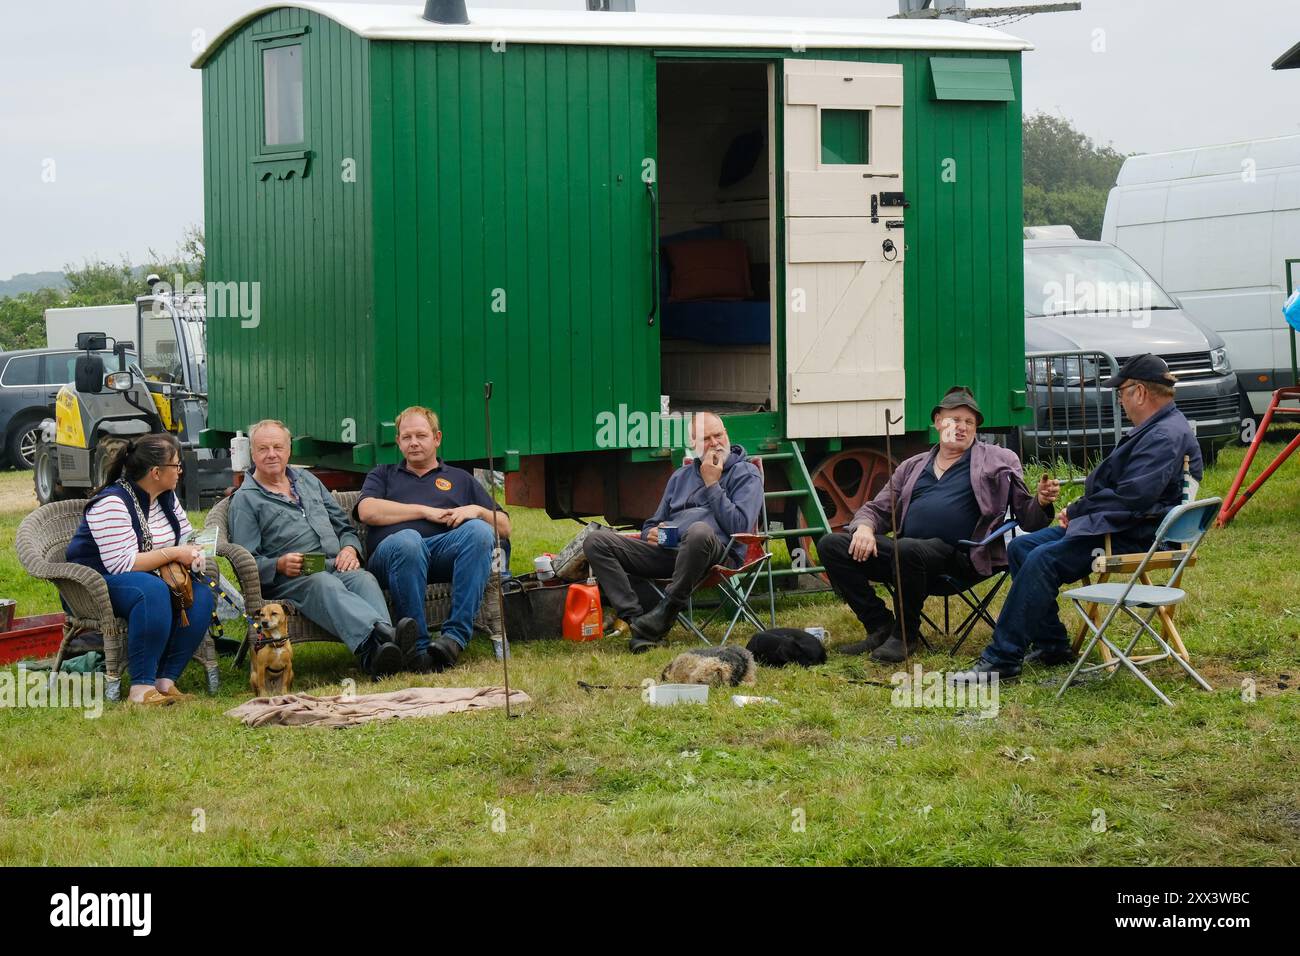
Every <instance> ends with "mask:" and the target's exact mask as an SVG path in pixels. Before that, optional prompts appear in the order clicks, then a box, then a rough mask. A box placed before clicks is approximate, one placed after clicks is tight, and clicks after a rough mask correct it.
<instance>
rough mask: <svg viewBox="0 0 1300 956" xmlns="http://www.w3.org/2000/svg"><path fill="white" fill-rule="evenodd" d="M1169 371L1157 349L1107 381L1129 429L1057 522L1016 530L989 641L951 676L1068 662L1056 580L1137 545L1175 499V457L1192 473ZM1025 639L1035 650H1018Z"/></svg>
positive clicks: (1197, 462) (1012, 673)
mask: <svg viewBox="0 0 1300 956" xmlns="http://www.w3.org/2000/svg"><path fill="white" fill-rule="evenodd" d="M1174 382H1175V379H1174V377H1173V376H1172V375H1170V374H1169V366H1168V365H1166V364H1165V361H1164V359H1162V358H1160V357H1159V356H1157V355H1151V354H1144V355H1136V356H1134V357H1133V358H1131V359H1129V360H1128V361H1127V362H1126V363H1125V364H1124V367H1123V368H1121V369H1120V370H1119V374H1118V375H1116V376H1115V377H1114V378H1112V379H1110V380H1109V381H1107V382H1106V383H1105V387H1106V388H1117V389H1118V390H1119V400H1120V404H1121V405H1122V406H1123V408H1124V413H1125V414H1126V415H1128V417H1129V419H1130V420H1131V421H1132V422H1133V424H1134V426H1135V427H1134V428H1133V430H1132V431H1131V432H1129V433H1128V434H1127V435H1125V436H1124V438H1123V439H1122V440H1121V441H1120V443H1119V444H1118V445H1116V446H1115V449H1114V451H1112V452H1111V453H1110V454H1109V455H1108V456H1107V457H1106V458H1105V460H1104V461H1102V463H1101V464H1100V465H1098V466H1097V467H1096V468H1095V469H1093V471H1092V474H1090V475H1089V476H1088V481H1087V484H1086V486H1085V490H1084V495H1083V497H1082V498H1080V499H1078V500H1077V501H1074V502H1072V503H1071V504H1070V505H1069V506H1068V507H1067V508H1065V509H1064V510H1062V511H1061V512H1060V514H1058V515H1057V519H1058V520H1059V522H1060V527H1057V528H1044V529H1043V530H1042V531H1035V532H1034V533H1033V534H1027V535H1021V536H1020V537H1018V538H1015V539H1013V540H1012V542H1011V545H1010V547H1008V548H1007V559H1008V561H1009V563H1010V566H1011V578H1012V581H1011V589H1010V591H1008V592H1007V599H1006V602H1005V603H1004V604H1003V605H1002V613H1001V614H1000V615H999V616H998V623H997V627H996V628H995V629H994V631H993V640H992V642H990V644H989V645H988V647H986V648H984V651H983V653H982V654H981V655H980V659H979V661H978V662H977V663H976V664H975V667H974V668H973V669H972V670H970V671H965V672H962V673H958V674H953V675H952V676H951V678H950V679H951V680H953V681H955V682H970V681H973V680H975V679H976V678H977V675H979V674H982V673H988V674H997V675H998V676H999V677H1000V678H1001V679H1008V678H1012V677H1016V676H1017V675H1019V673H1020V667H1021V664H1022V662H1028V663H1030V664H1041V665H1045V666H1053V665H1056V664H1067V663H1070V662H1072V661H1073V660H1074V657H1075V654H1074V651H1073V650H1072V649H1071V647H1070V640H1069V636H1068V635H1067V634H1066V631H1065V625H1064V624H1062V623H1061V618H1060V615H1059V614H1058V612H1057V604H1056V593H1057V591H1058V590H1059V589H1060V587H1061V585H1062V584H1068V583H1070V582H1072V581H1078V580H1079V579H1080V578H1082V577H1083V576H1084V575H1085V574H1087V573H1088V571H1089V570H1090V569H1091V567H1092V560H1093V555H1094V553H1095V552H1096V551H1097V550H1098V549H1102V548H1105V546H1106V538H1105V536H1106V535H1107V534H1110V536H1111V546H1112V550H1113V552H1115V553H1131V552H1137V551H1145V550H1147V548H1149V547H1150V546H1151V539H1152V537H1153V536H1154V535H1155V532H1156V528H1157V527H1158V526H1159V524H1160V519H1161V518H1163V517H1164V514H1165V512H1167V511H1168V510H1169V509H1170V508H1173V507H1175V506H1177V505H1178V504H1179V503H1180V501H1181V500H1182V486H1183V482H1182V478H1183V458H1184V457H1186V458H1189V459H1190V465H1189V468H1190V470H1191V473H1192V477H1193V478H1195V479H1196V480H1197V481H1200V479H1201V474H1202V465H1201V450H1200V447H1199V446H1198V445H1197V444H1196V436H1195V435H1194V434H1193V433H1192V429H1191V426H1190V425H1188V423H1187V419H1186V418H1184V417H1183V413H1182V412H1180V411H1179V410H1178V408H1177V407H1176V406H1175V405H1174ZM1030 645H1033V647H1034V650H1033V651H1030V653H1029V655H1028V656H1026V655H1025V651H1026V649H1028V648H1029V647H1030Z"/></svg>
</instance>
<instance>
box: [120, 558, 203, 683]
mask: <svg viewBox="0 0 1300 956" xmlns="http://www.w3.org/2000/svg"><path fill="white" fill-rule="evenodd" d="M104 581H105V583H106V584H107V585H108V599H109V601H110V602H111V603H112V605H113V613H114V614H116V615H117V616H118V617H122V618H126V666H127V670H129V671H130V672H131V686H132V687H135V686H138V685H140V684H148V685H149V686H151V687H152V686H153V683H154V681H156V680H158V679H159V678H164V677H165V678H167V679H168V680H171V681H175V680H177V679H179V678H180V676H181V671H183V670H185V665H186V664H187V663H188V662H189V660H190V658H191V657H193V656H194V652H195V651H197V650H198V649H199V645H200V644H202V643H203V637H204V635H205V634H207V633H208V626H209V625H210V624H211V623H212V608H213V605H214V604H215V603H216V597H215V596H214V595H213V593H212V591H211V590H210V589H209V588H207V587H206V586H204V585H202V584H198V583H196V584H195V586H194V606H193V607H191V608H190V609H189V610H188V611H186V612H185V613H186V615H187V616H188V617H189V621H190V623H189V626H187V627H181V623H180V620H181V619H180V615H179V614H173V613H172V595H171V591H169V590H168V589H167V585H165V584H163V581H162V578H160V577H158V575H156V574H150V573H149V572H147V571H127V572H126V573H124V574H107V575H105V576H104Z"/></svg>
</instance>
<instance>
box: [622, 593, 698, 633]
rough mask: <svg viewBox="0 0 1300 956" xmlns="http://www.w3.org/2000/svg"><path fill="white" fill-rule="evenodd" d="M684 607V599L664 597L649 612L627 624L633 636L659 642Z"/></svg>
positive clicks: (671, 627)
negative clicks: (677, 599) (676, 599)
mask: <svg viewBox="0 0 1300 956" xmlns="http://www.w3.org/2000/svg"><path fill="white" fill-rule="evenodd" d="M684 607H686V602H685V601H675V600H673V599H672V598H667V597H666V598H664V599H663V600H662V601H660V602H659V605H658V606H657V607H656V608H655V609H654V610H653V611H651V612H650V613H649V614H642V615H641V616H640V617H638V618H636V619H635V620H633V621H632V623H631V624H629V625H628V626H629V627H630V628H632V634H633V635H634V637H638V638H640V639H641V640H642V641H650V642H654V643H660V642H662V641H663V639H664V637H666V636H667V634H668V632H669V631H671V630H672V629H673V624H674V623H676V621H677V615H678V614H680V613H681V612H682V608H684Z"/></svg>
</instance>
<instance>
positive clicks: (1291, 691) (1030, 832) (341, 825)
mask: <svg viewBox="0 0 1300 956" xmlns="http://www.w3.org/2000/svg"><path fill="white" fill-rule="evenodd" d="M1273 447H1276V446H1273ZM1241 454H1242V452H1241V450H1240V449H1230V450H1228V451H1226V452H1225V453H1224V455H1223V457H1222V459H1221V462H1220V464H1219V465H1218V466H1217V467H1216V468H1215V469H1213V470H1212V471H1211V472H1210V473H1209V474H1208V475H1207V477H1206V480H1205V482H1204V485H1203V494H1207V495H1209V494H1221V493H1223V492H1224V491H1225V490H1226V488H1227V485H1228V483H1229V482H1230V481H1231V478H1232V475H1233V473H1234V471H1235V468H1236V465H1237V463H1238V462H1240V460H1241ZM27 480H28V479H27V477H26V476H14V475H0V491H3V490H7V489H9V483H10V482H14V483H15V486H16V485H17V484H18V483H21V482H26V481H27ZM1297 500H1300V463H1297V462H1295V461H1293V462H1291V463H1289V464H1288V465H1287V466H1286V467H1285V468H1284V469H1283V470H1282V471H1281V472H1280V473H1279V474H1278V475H1277V476H1276V477H1275V478H1274V479H1273V480H1272V481H1271V482H1270V483H1269V484H1268V485H1266V486H1265V488H1264V490H1263V491H1262V492H1261V493H1260V494H1259V496H1258V497H1257V498H1256V499H1255V500H1254V501H1253V502H1251V504H1250V505H1249V506H1247V508H1246V509H1245V510H1244V511H1243V512H1242V513H1241V515H1240V516H1239V517H1238V518H1237V519H1236V521H1235V522H1234V523H1233V524H1232V525H1230V526H1229V527H1228V528H1227V529H1225V530H1222V531H1213V532H1211V534H1210V536H1209V537H1208V538H1207V540H1206V543H1205V545H1204V546H1203V551H1202V556H1203V557H1202V561H1201V563H1200V565H1199V566H1198V567H1196V568H1195V569H1193V570H1192V571H1190V572H1189V575H1188V578H1187V583H1188V586H1189V589H1190V590H1191V591H1192V598H1191V600H1190V601H1189V602H1188V603H1187V605H1186V606H1185V607H1184V608H1183V609H1182V610H1181V612H1180V617H1179V621H1180V626H1181V629H1182V632H1183V635H1184V639H1185V640H1186V642H1187V644H1188V646H1189V647H1190V648H1191V650H1192V653H1193V655H1194V661H1195V662H1196V664H1197V665H1198V666H1199V667H1200V669H1201V671H1202V673H1204V674H1205V675H1206V676H1207V678H1208V679H1209V680H1210V683H1211V684H1212V685H1214V687H1215V688H1216V690H1215V692H1214V693H1208V694H1207V693H1205V692H1203V691H1200V690H1198V689H1196V688H1195V687H1194V686H1193V685H1192V683H1191V682H1190V681H1188V680H1185V679H1184V678H1182V677H1180V676H1178V673H1176V672H1175V671H1174V670H1173V669H1172V668H1168V667H1166V668H1163V669H1158V670H1157V672H1156V680H1157V682H1158V683H1159V684H1160V685H1161V686H1162V687H1164V688H1165V689H1166V690H1167V692H1169V693H1170V695H1171V697H1172V698H1173V699H1174V701H1175V703H1176V704H1177V706H1176V707H1175V708H1174V709H1172V710H1170V709H1168V708H1165V707H1163V706H1162V705H1160V704H1159V703H1158V702H1157V701H1156V700H1155V698H1154V697H1152V696H1151V695H1150V694H1149V693H1148V692H1147V691H1145V689H1143V688H1141V687H1140V686H1139V685H1138V684H1137V682H1136V681H1135V680H1133V679H1132V678H1131V677H1130V676H1129V675H1126V674H1121V675H1119V676H1117V677H1116V678H1115V679H1114V680H1112V681H1108V682H1105V683H1096V684H1091V685H1088V686H1084V687H1081V688H1077V689H1071V690H1070V691H1069V692H1068V693H1067V694H1066V696H1065V698H1064V700H1063V701H1060V702H1057V701H1055V700H1054V699H1053V693H1054V691H1055V687H1054V686H1051V685H1050V684H1046V683H1044V682H1045V681H1048V680H1050V679H1052V678H1053V677H1056V676H1059V674H1060V672H1059V671H1051V672H1042V671H1039V672H1034V671H1028V672H1026V676H1025V677H1024V678H1023V679H1022V680H1021V682H1020V683H1018V684H1014V685H1008V686H1005V687H1003V688H1002V689H1001V697H1000V704H1001V709H1000V713H999V714H998V716H996V717H994V718H991V719H987V720H981V719H978V718H977V717H975V716H974V715H973V714H971V713H958V712H955V711H953V710H949V709H942V708H938V709H920V710H912V709H904V708H898V707H893V706H891V704H890V695H891V691H890V688H889V687H888V686H876V685H874V684H870V683H863V682H862V681H864V680H871V681H878V682H882V683H884V684H886V685H887V684H888V682H889V675H890V674H891V672H892V671H893V670H894V668H892V667H888V666H884V665H874V664H871V663H869V662H868V663H865V664H864V663H863V662H862V661H860V660H857V659H849V658H843V657H835V656H833V657H832V660H831V662H830V663H829V664H827V665H826V666H824V667H821V668H817V669H813V670H786V671H769V670H764V671H762V672H761V674H760V678H759V684H758V687H757V689H756V690H753V691H748V692H749V693H759V694H764V695H768V696H772V697H776V698H778V700H779V701H780V702H779V703H778V704H775V705H764V706H753V707H746V708H736V707H733V706H732V705H731V703H730V701H729V696H730V695H729V693H726V692H721V691H714V692H713V694H712V696H711V700H710V703H709V704H708V705H707V706H705V707H695V708H675V709H665V710H660V709H653V708H650V707H648V706H645V705H643V704H642V703H641V700H640V693H639V690H637V689H629V690H624V689H619V688H618V685H631V686H632V687H633V688H635V687H636V686H637V685H639V684H640V681H641V680H642V678H645V677H657V676H658V674H659V671H660V670H661V669H662V668H663V666H664V665H665V664H666V663H667V662H668V660H669V659H670V658H671V657H672V655H673V654H674V653H676V652H678V651H680V650H682V649H684V648H686V647H689V646H691V642H690V641H689V640H688V639H687V637H686V636H685V635H684V634H682V633H681V632H680V631H677V632H675V633H674V636H673V640H674V644H673V646H672V648H671V649H669V650H662V651H655V652H651V653H650V654H647V655H645V656H643V657H633V656H631V655H630V654H629V653H628V652H627V650H626V647H625V645H624V643H623V642H622V641H619V640H613V641H602V642H598V643H594V644H585V645H580V644H572V643H568V642H561V641H556V642H547V643H544V644H530V645H522V644H517V645H515V648H514V652H515V653H514V658H513V660H512V662H511V669H510V676H511V682H512V684H513V685H514V686H516V687H519V688H522V689H524V690H526V691H527V692H528V694H529V695H530V696H531V697H532V699H533V704H532V705H531V706H530V707H529V708H527V710H526V712H525V713H524V714H523V716H521V717H519V718H518V719H516V720H512V721H510V722H508V723H507V722H506V720H505V719H504V715H503V713H502V712H500V711H493V712H487V713H479V714H467V715H453V716H447V717H442V718H434V719H426V720H412V721H391V722H385V723H381V724H375V725H370V726H366V727H360V728H355V729H350V730H344V731H337V730H334V731H330V730H315V729H292V728H267V729H261V730H250V729H247V728H244V727H243V726H242V725H240V724H238V723H237V722H236V721H234V720H233V719H231V718H229V717H226V716H224V713H223V712H224V711H225V710H227V709H229V708H230V707H233V706H235V705H236V704H238V703H240V702H241V701H243V700H245V699H247V697H248V696H249V693H248V691H247V682H246V674H244V673H237V672H235V670H234V669H233V667H232V665H231V660H230V659H229V658H223V659H222V680H223V686H222V689H221V692H220V694H219V695H218V696H217V697H216V698H215V699H209V698H203V699H200V700H197V701H195V702H194V703H192V704H189V705H185V706H180V707H173V708H168V709H166V710H163V711H156V712H138V711H131V710H129V709H125V708H122V707H120V706H114V705H109V706H108V707H107V709H106V710H105V713H104V715H103V717H102V718H100V719H98V720H86V719H84V718H83V717H82V716H81V715H80V712H76V711H60V710H25V709H12V710H0V863H11V864H43V865H68V864H168V863H171V864H280V863H292V864H326V863H338V864H363V863H364V864H404V863H465V864H526V863H550V864H584V863H589V864H596V863H603V864H653V863H662V864H729V863H730V864H735V863H741V864H849V863H870V864H1115V865H1128V866H1143V865H1160V864H1192V865H1195V864H1206V865H1208V864H1290V865H1295V864H1296V863H1300V796H1298V791H1297V788H1296V784H1295V779H1296V771H1295V768H1296V766H1297V763H1298V761H1300V695H1297V691H1296V679H1297V678H1300V673H1297V672H1296V670H1297V668H1298V667H1300V662H1298V657H1300V655H1298V654H1297V647H1298V642H1297V633H1298V631H1300V625H1298V621H1300V589H1298V588H1297V581H1298V580H1300V578H1298V576H1297V573H1296V572H1297V567H1298V566H1300V562H1297V560H1296V556H1295V542H1296V541H1297V540H1300V509H1297V507H1296V504H1295V503H1296V501H1297ZM22 514H23V512H21V511H12V512H10V513H5V514H0V592H3V593H5V594H9V595H13V596H16V597H17V598H18V600H19V605H20V612H21V613H24V614H27V613H36V612H40V611H48V610H54V609H56V608H57V601H56V598H55V595H54V592H53V591H52V589H50V588H48V587H47V586H45V585H42V584H39V583H36V582H32V581H29V580H28V579H26V577H25V575H24V574H23V573H22V571H21V569H20V568H19V567H18V565H17V562H16V559H15V557H14V555H13V551H12V541H13V534H14V530H15V529H16V527H17V524H18V522H19V521H20V520H21V517H22ZM512 518H513V521H514V524H515V528H516V533H515V539H516V544H515V549H514V553H513V565H514V566H515V568H516V569H517V570H525V569H527V567H528V565H529V563H530V560H531V557H532V555H534V554H536V553H538V552H540V551H541V550H544V549H549V550H554V549H555V548H556V547H558V546H560V545H561V544H562V543H563V541H564V540H566V539H567V537H568V536H569V535H571V534H572V533H573V531H574V530H575V528H576V526H575V525H574V524H573V523H572V522H557V523H554V524H553V523H552V522H550V521H549V520H548V519H547V518H546V517H545V515H542V514H539V513H536V512H527V511H524V510H522V509H512ZM933 610H936V611H940V610H941V609H940V608H939V606H938V605H937V603H936V604H933ZM778 618H779V623H781V624H787V625H793V626H805V625H809V624H820V625H823V626H825V627H827V628H829V630H830V631H831V634H832V639H833V640H836V641H839V640H851V639H856V638H857V634H856V631H857V626H856V624H855V622H854V621H853V620H852V618H851V616H850V614H849V612H848V611H847V609H845V608H844V607H843V606H841V605H840V604H838V603H837V602H836V601H834V600H833V599H831V598H829V597H828V596H825V595H822V596H816V597H802V598H798V599H794V600H790V601H787V602H785V603H784V604H782V605H780V606H779V607H778ZM1067 620H1068V618H1067ZM987 637H988V632H987V629H985V628H979V629H977V631H976V633H975V635H974V637H973V638H972V640H971V642H970V644H969V645H968V646H969V650H970V651H971V653H974V652H976V651H978V649H979V648H980V647H981V646H982V645H983V643H984V642H985V641H986V639H987ZM944 647H945V645H944V644H943V643H942V642H940V644H939V648H940V650H939V652H938V653H934V654H930V655H927V656H925V657H923V658H922V659H921V663H923V664H924V665H925V667H926V668H927V669H944V668H949V667H950V666H951V664H950V661H949V658H948V657H947V655H946V654H945V653H943V649H944ZM965 659H966V658H965V654H964V653H963V657H962V658H960V659H959V660H961V661H962V662H964V660H965ZM463 660H464V664H463V666H461V667H458V668H457V669H456V670H455V671H454V672H452V673H449V674H446V675H434V676H429V677H423V678H420V677H410V676H402V677H399V678H395V679H392V680H388V681H385V682H383V683H382V684H381V685H379V686H380V688H381V689H392V688H396V687H401V686H406V685H408V684H448V685H452V684H454V685H484V684H494V683H499V681H500V676H501V671H500V666H499V664H498V663H497V662H496V661H495V660H493V659H492V657H491V652H490V650H489V649H488V648H487V646H486V642H485V641H483V640H482V639H477V640H476V641H475V642H474V643H472V644H471V646H470V649H469V651H468V652H467V654H466V657H465V658H463ZM295 668H296V672H297V677H298V682H297V689H299V690H304V691H311V692H318V693H331V692H338V691H339V690H340V684H339V682H340V681H341V680H342V679H343V678H345V677H348V676H353V677H355V676H357V675H356V673H355V671H354V670H353V669H352V667H351V661H350V658H349V655H348V654H347V652H346V651H345V650H344V649H343V648H342V647H341V646H339V645H307V646H304V647H301V648H299V649H298V651H297V659H296V661H295ZM1283 674H1286V675H1289V676H1288V677H1287V678H1283V677H1282V675H1283ZM1246 677H1250V678H1252V679H1254V680H1255V681H1256V682H1257V686H1258V698H1257V700H1256V701H1255V702H1253V703H1246V702H1244V701H1243V699H1242V693H1241V682H1242V680H1243V679H1244V678H1246ZM579 680H584V681H587V682H589V683H591V684H609V685H616V687H615V689H610V690H595V691H590V692H589V691H584V690H582V689H580V688H579V687H578V685H577V682H578V681H579ZM199 684H200V679H199V674H198V671H197V669H196V668H191V669H190V671H188V672H187V674H186V676H185V679H184V681H183V682H182V686H183V687H184V688H185V689H187V690H191V691H197V690H199ZM1281 684H1286V685H1288V686H1287V688H1286V689H1282V688H1281V687H1280V685H1281ZM371 686H372V685H369V684H367V683H365V682H361V683H360V686H359V690H360V691H361V692H365V691H366V690H368V689H371ZM1026 756H1028V757H1032V759H1025V758H1026ZM927 808H928V809H927ZM198 810H201V811H202V819H203V822H204V824H205V827H204V828H203V831H202V832H195V830H196V827H195V820H196V816H195V813H196V811H198ZM1097 811H1102V812H1104V814H1105V819H1106V824H1107V827H1106V829H1105V830H1104V831H1102V832H1095V831H1094V829H1093V823H1094V820H1095V819H1097V816H1096V812H1097ZM494 821H495V822H497V824H498V826H497V827H496V828H494V826H493V824H494ZM801 821H803V822H804V825H803V826H802V827H801V826H799V824H800V822H801ZM502 823H503V824H504V828H503V829H502V826H501V824H502Z"/></svg>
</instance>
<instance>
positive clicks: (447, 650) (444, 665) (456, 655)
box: [429, 637, 462, 672]
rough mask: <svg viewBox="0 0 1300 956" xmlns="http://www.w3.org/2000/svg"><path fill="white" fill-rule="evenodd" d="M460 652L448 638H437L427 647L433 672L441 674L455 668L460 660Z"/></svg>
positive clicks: (459, 647) (458, 647)
mask: <svg viewBox="0 0 1300 956" xmlns="http://www.w3.org/2000/svg"><path fill="white" fill-rule="evenodd" d="M461 650H462V648H461V646H460V645H459V644H457V643H456V642H455V641H453V640H452V639H451V638H450V637H439V638H438V639H437V640H436V641H434V642H433V643H432V644H430V645H429V660H430V661H431V662H432V663H433V669H434V671H437V672H441V671H445V670H450V669H451V668H453V667H455V666H456V662H457V661H458V660H460V652H461Z"/></svg>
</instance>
